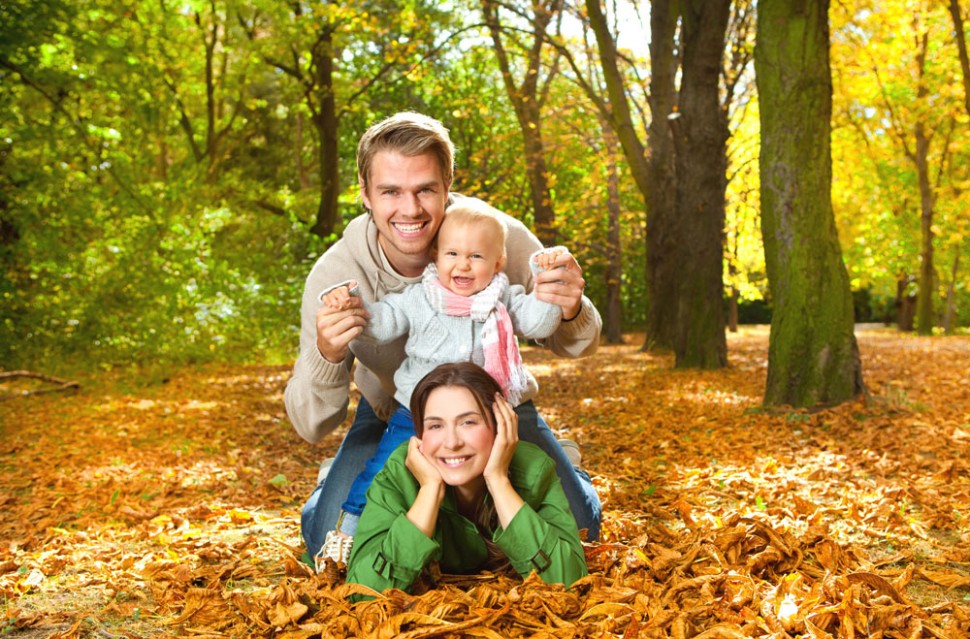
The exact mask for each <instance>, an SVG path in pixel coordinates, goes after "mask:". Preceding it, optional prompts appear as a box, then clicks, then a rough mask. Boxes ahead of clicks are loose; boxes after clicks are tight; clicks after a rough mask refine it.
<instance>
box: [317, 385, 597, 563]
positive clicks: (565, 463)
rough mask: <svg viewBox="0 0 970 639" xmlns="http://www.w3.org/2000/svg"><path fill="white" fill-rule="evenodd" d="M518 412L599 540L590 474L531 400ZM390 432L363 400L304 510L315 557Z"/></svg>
mask: <svg viewBox="0 0 970 639" xmlns="http://www.w3.org/2000/svg"><path fill="white" fill-rule="evenodd" d="M515 412H516V414H517V415H518V416H519V439H520V440H522V441H527V442H532V443H533V444H536V445H537V446H539V447H540V448H541V449H542V450H543V451H545V453H546V454H547V455H549V456H550V457H552V458H553V460H555V462H556V473H557V474H558V475H559V480H560V481H561V482H562V487H563V491H564V492H565V493H566V499H568V500H569V507H570V509H571V510H572V512H573V517H575V518H576V526H577V527H578V528H579V529H580V530H582V529H583V528H586V529H588V531H589V532H588V534H587V539H588V540H589V541H596V540H597V539H599V534H600V517H601V515H602V505H601V504H600V499H599V496H598V495H597V494H596V491H595V490H594V489H593V483H592V481H591V480H590V477H589V474H588V473H587V472H586V471H584V470H577V469H575V468H573V466H572V464H570V463H569V459H568V458H567V457H566V454H565V453H564V452H563V450H562V447H561V446H560V445H559V442H557V441H556V436H555V435H554V434H553V432H552V430H550V429H549V426H547V425H546V423H545V422H544V421H543V420H542V417H540V416H539V413H538V412H536V408H535V405H534V404H533V403H532V402H531V401H529V402H526V403H524V404H521V405H520V406H517V407H516V409H515ZM385 428H387V424H386V423H385V422H383V421H381V420H380V419H378V417H377V415H375V414H374V410H373V409H372V408H371V406H370V404H369V403H368V402H367V400H366V399H364V398H363V397H361V398H360V403H359V404H358V405H357V413H356V415H355V416H354V422H353V424H351V426H350V430H348V431H347V435H346V436H345V437H344V440H343V443H342V444H340V449H339V450H337V456H336V458H335V459H334V460H333V465H332V466H331V467H330V472H328V473H327V478H326V479H325V480H324V481H323V482H322V483H320V484H319V485H318V486H317V487H316V489H314V491H313V493H312V494H311V495H310V498H309V499H308V500H307V502H306V504H305V505H304V506H303V515H302V518H301V528H302V532H303V541H304V542H305V543H306V547H307V550H308V551H309V553H310V555H311V556H314V555H316V554H317V553H318V552H319V551H320V548H321V547H322V546H323V542H324V539H325V538H326V536H327V532H328V531H331V530H334V529H335V528H336V526H337V517H338V516H339V515H340V507H341V504H343V502H344V500H346V499H347V495H348V494H349V493H350V487H351V485H352V484H353V483H354V480H355V479H356V478H357V475H359V474H360V472H361V471H362V470H363V469H364V465H365V464H366V463H367V460H368V459H370V458H371V457H373V456H374V453H375V452H376V451H377V445H378V443H380V441H381V436H382V435H383V433H384V429H385Z"/></svg>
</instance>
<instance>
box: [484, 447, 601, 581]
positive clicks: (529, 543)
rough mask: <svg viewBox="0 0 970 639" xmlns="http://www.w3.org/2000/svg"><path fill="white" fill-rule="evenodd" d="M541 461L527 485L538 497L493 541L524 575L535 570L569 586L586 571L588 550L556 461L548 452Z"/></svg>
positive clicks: (532, 499)
mask: <svg viewBox="0 0 970 639" xmlns="http://www.w3.org/2000/svg"><path fill="white" fill-rule="evenodd" d="M541 463H542V465H543V467H542V469H541V471H540V473H539V476H538V479H537V480H535V483H534V484H533V485H532V486H531V487H529V489H528V490H529V492H531V493H532V494H533V495H535V497H534V498H527V499H526V500H525V502H526V503H525V504H523V506H522V507H521V508H520V509H519V512H517V513H516V514H515V517H513V518H512V521H510V522H509V526H508V528H505V529H502V528H499V530H498V531H497V532H496V533H495V535H494V537H493V541H494V542H495V543H496V544H498V546H499V548H501V549H502V550H503V551H504V552H505V554H506V555H507V556H508V558H509V561H510V562H511V563H512V567H513V568H515V570H516V572H518V573H519V574H520V575H521V576H522V577H523V578H524V577H526V576H528V575H529V573H531V572H532V571H533V570H534V571H535V572H536V573H537V574H538V575H539V577H541V578H542V580H543V581H545V582H546V583H550V584H551V583H561V584H565V585H566V586H567V587H569V586H571V585H572V584H573V583H574V582H575V581H576V580H578V579H579V578H580V577H583V576H585V575H586V574H587V568H586V554H585V552H584V551H583V544H582V542H581V541H580V539H579V532H578V531H577V530H576V520H575V519H574V518H573V515H572V512H571V511H570V510H569V503H568V502H567V501H566V494H565V493H564V492H563V489H562V484H561V483H560V482H559V477H558V476H557V475H556V467H555V463H554V462H553V461H552V459H551V458H549V457H547V456H543V460H542V462H541ZM522 492H525V491H522Z"/></svg>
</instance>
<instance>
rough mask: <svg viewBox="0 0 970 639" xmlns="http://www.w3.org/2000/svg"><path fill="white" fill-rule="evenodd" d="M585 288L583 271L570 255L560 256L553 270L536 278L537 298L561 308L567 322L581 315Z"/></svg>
mask: <svg viewBox="0 0 970 639" xmlns="http://www.w3.org/2000/svg"><path fill="white" fill-rule="evenodd" d="M560 267H563V268H560ZM585 288H586V280H584V279H583V269H582V268H580V266H579V262H577V261H576V258H574V257H573V256H572V254H570V253H566V254H563V255H559V256H558V257H557V258H556V260H555V262H553V265H552V268H549V269H548V270H545V271H542V272H541V273H539V274H538V275H536V276H535V293H536V297H537V298H538V299H540V300H542V301H543V302H548V303H549V304H555V305H556V306H558V307H560V308H561V309H562V317H563V319H565V320H571V319H573V318H575V317H576V316H577V315H579V311H580V309H581V308H582V303H583V289H585Z"/></svg>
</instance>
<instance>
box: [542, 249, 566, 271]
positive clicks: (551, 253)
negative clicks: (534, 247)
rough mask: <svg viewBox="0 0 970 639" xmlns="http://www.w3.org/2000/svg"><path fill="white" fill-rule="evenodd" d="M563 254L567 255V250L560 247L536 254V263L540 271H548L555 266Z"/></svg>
mask: <svg viewBox="0 0 970 639" xmlns="http://www.w3.org/2000/svg"><path fill="white" fill-rule="evenodd" d="M563 253H565V250H564V249H562V248H560V247H556V248H552V249H549V250H548V251H542V252H540V253H538V254H536V255H535V257H534V261H535V263H536V266H538V267H539V270H540V271H546V270H549V269H551V268H552V267H553V266H554V265H555V263H556V260H557V259H559V256H560V255H562V254H563Z"/></svg>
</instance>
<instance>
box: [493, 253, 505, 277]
mask: <svg viewBox="0 0 970 639" xmlns="http://www.w3.org/2000/svg"><path fill="white" fill-rule="evenodd" d="M504 270H505V256H504V255H503V256H502V257H500V258H498V264H497V265H496V266H495V272H496V273H498V272H499V271H504Z"/></svg>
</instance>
